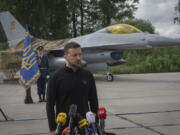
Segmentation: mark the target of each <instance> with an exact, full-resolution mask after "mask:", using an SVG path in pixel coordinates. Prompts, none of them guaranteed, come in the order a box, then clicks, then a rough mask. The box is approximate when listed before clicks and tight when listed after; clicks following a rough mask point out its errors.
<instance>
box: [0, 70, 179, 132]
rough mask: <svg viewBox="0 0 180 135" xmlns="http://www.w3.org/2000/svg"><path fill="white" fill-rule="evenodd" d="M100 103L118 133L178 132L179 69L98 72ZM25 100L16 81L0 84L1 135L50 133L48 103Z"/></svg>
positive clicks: (108, 124)
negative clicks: (111, 74) (110, 78)
mask: <svg viewBox="0 0 180 135" xmlns="http://www.w3.org/2000/svg"><path fill="white" fill-rule="evenodd" d="M95 79H96V85H97V90H98V96H99V104H100V105H99V106H100V107H105V108H106V110H107V119H106V121H105V124H106V125H105V130H106V131H108V132H114V133H116V134H117V135H179V134H180V73H157V74H125V75H116V76H114V81H113V82H107V81H106V80H105V76H102V75H95ZM36 89H37V87H36V85H34V86H33V87H32V90H31V92H32V98H33V100H34V104H28V105H27V104H24V98H25V90H24V88H23V87H21V86H20V85H19V84H17V83H12V82H11V83H8V82H5V83H4V84H1V85H0V108H1V109H2V110H3V112H4V113H5V115H6V116H7V118H8V120H5V118H4V117H3V115H2V114H1V112H0V135H10V134H11V135H47V134H49V129H48V123H47V117H46V111H45V103H38V96H37V92H36Z"/></svg>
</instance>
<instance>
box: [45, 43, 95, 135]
mask: <svg viewBox="0 0 180 135" xmlns="http://www.w3.org/2000/svg"><path fill="white" fill-rule="evenodd" d="M64 58H65V59H66V65H65V66H64V68H62V69H59V70H58V71H56V72H55V73H54V74H53V75H52V76H51V77H50V79H49V82H48V89H47V105H46V111H47V118H48V123H49V129H50V133H51V135H55V129H56V123H55V119H56V116H57V115H58V114H59V113H60V112H64V113H67V114H68V112H69V107H70V105H71V104H76V105H77V112H78V113H80V114H81V116H83V117H85V114H86V112H88V111H92V112H94V113H96V114H97V111H98V97H97V91H96V85H95V80H94V77H93V75H92V74H91V73H90V72H89V71H87V70H84V69H83V68H81V67H80V66H81V61H82V51H81V48H80V45H79V44H77V43H74V42H70V43H67V44H66V45H65V47H64ZM54 107H55V108H56V109H54ZM55 110H56V111H55Z"/></svg>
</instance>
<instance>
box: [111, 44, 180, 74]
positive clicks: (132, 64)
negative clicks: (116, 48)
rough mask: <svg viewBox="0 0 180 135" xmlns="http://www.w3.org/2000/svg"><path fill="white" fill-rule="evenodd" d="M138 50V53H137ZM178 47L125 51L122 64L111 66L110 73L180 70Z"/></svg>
mask: <svg viewBox="0 0 180 135" xmlns="http://www.w3.org/2000/svg"><path fill="white" fill-rule="evenodd" d="M140 51H141V52H140ZM137 52H138V53H137ZM179 52H180V48H179V47H172V48H158V49H153V50H152V51H150V50H138V51H137V50H129V51H126V54H125V59H126V60H127V63H126V64H124V65H120V66H116V67H111V73H113V74H122V73H126V74H127V73H156V72H177V71H180V53H179Z"/></svg>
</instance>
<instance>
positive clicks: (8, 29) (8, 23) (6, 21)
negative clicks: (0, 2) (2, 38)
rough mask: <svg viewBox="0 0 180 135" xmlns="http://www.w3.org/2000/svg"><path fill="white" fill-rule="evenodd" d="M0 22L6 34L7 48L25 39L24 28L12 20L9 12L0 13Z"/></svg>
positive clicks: (12, 17) (14, 19)
mask: <svg viewBox="0 0 180 135" xmlns="http://www.w3.org/2000/svg"><path fill="white" fill-rule="evenodd" d="M0 22H1V24H2V27H3V30H4V32H5V34H6V37H7V40H8V44H9V46H13V45H16V44H17V43H19V42H20V41H22V40H24V39H25V32H26V31H25V29H24V27H23V26H22V25H21V24H20V23H19V22H18V21H17V20H16V18H14V16H13V15H12V14H11V13H10V12H9V11H5V12H1V13H0Z"/></svg>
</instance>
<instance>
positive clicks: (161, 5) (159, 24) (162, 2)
mask: <svg viewBox="0 0 180 135" xmlns="http://www.w3.org/2000/svg"><path fill="white" fill-rule="evenodd" d="M177 3H178V0H140V2H139V4H138V10H137V12H136V14H135V17H136V18H141V19H144V20H149V21H150V22H151V23H152V25H153V26H154V27H155V30H156V32H157V33H159V34H160V35H162V36H168V37H172V38H180V25H177V24H174V22H173V17H174V16H175V14H176V12H175V11H174V6H175V5H176V4H177Z"/></svg>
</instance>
